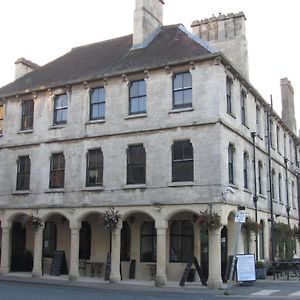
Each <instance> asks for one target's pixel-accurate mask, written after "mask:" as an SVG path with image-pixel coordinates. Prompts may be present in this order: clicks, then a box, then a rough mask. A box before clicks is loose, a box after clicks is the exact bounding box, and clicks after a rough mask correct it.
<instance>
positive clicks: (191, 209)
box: [163, 208, 199, 222]
mask: <svg viewBox="0 0 300 300" xmlns="http://www.w3.org/2000/svg"><path fill="white" fill-rule="evenodd" d="M187 212H190V213H193V214H196V215H198V214H199V210H196V209H193V208H176V209H174V210H172V211H170V212H168V213H167V214H166V215H165V216H164V218H163V219H164V220H165V221H166V222H168V221H169V220H170V219H171V218H172V217H174V216H175V215H177V214H179V213H187Z"/></svg>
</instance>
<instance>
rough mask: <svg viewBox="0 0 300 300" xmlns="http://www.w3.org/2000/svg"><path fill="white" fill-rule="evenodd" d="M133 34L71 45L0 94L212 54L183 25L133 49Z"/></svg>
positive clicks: (15, 93)
mask: <svg viewBox="0 0 300 300" xmlns="http://www.w3.org/2000/svg"><path fill="white" fill-rule="evenodd" d="M132 38H133V36H132V35H127V36H123V37H120V38H116V39H111V40H107V41H103V42H100V43H95V44H90V45H85V46H81V47H76V48H73V49H72V50H71V51H70V52H68V53H66V54H65V55H63V56H61V57H59V58H57V59H56V60H54V61H52V62H50V63H48V64H46V65H44V66H42V67H40V68H38V69H36V70H34V71H32V72H30V73H28V74H26V75H24V76H23V77H21V78H19V79H17V80H15V81H14V82H12V83H10V84H8V85H6V86H4V87H2V88H0V98H3V97H9V96H13V95H17V94H22V93H27V92H33V91H38V90H44V89H47V88H54V87H58V86H63V85H67V84H72V83H79V82H84V81H90V80H96V79H100V78H105V77H111V76H114V75H118V74H124V73H129V72H133V71H138V70H145V69H150V68H155V67H159V66H166V65H168V64H172V63H178V62H180V61H188V60H192V59H196V58H200V57H201V56H204V55H208V54H211V53H212V52H213V50H212V49H210V48H209V47H208V45H207V44H206V43H205V42H204V41H203V40H199V38H196V37H194V36H193V35H191V34H190V33H188V32H187V31H186V30H185V28H184V27H183V26H182V25H180V24H179V25H170V26H164V27H162V28H161V30H160V32H159V33H158V34H157V36H156V37H155V38H154V39H153V41H152V42H151V43H150V44H149V45H148V46H147V47H145V48H142V49H135V50H132Z"/></svg>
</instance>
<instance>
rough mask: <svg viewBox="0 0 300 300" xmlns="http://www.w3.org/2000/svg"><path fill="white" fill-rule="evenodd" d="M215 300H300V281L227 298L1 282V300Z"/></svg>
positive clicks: (259, 286) (236, 291) (243, 289)
mask: <svg viewBox="0 0 300 300" xmlns="http://www.w3.org/2000/svg"><path fill="white" fill-rule="evenodd" d="M140 298H143V300H150V299H164V300H215V299H228V300H233V299H256V300H260V299H286V298H289V299H300V283H299V281H284V282H283V281H276V282H272V281H259V282H256V283H255V284H254V285H252V286H237V287H234V288H233V289H232V290H231V291H230V293H229V295H226V291H223V290H216V291H214V290H209V289H199V290H197V289H180V288H173V289H170V288H163V289H156V288H152V287H142V286H138V287H133V286H130V287H129V286H126V285H124V286H120V285H118V286H109V285H106V286H102V287H101V286H100V287H99V288H88V287H76V286H63V285H53V284H41V283H38V284H36V283H22V282H9V281H1V282H0V299H1V300H50V299H51V300H53V299H55V300H69V299H70V300H82V299H88V300H96V299H97V300H99V299H101V300H136V299H140Z"/></svg>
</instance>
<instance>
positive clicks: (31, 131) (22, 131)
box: [18, 129, 33, 134]
mask: <svg viewBox="0 0 300 300" xmlns="http://www.w3.org/2000/svg"><path fill="white" fill-rule="evenodd" d="M28 133H33V129H28V130H20V131H18V134H28Z"/></svg>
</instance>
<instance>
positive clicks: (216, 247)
mask: <svg viewBox="0 0 300 300" xmlns="http://www.w3.org/2000/svg"><path fill="white" fill-rule="evenodd" d="M208 241H209V260H208V264H209V276H208V281H207V285H208V287H210V288H214V289H218V288H220V287H222V285H223V282H222V277H221V228H218V229H216V230H209V233H208Z"/></svg>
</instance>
